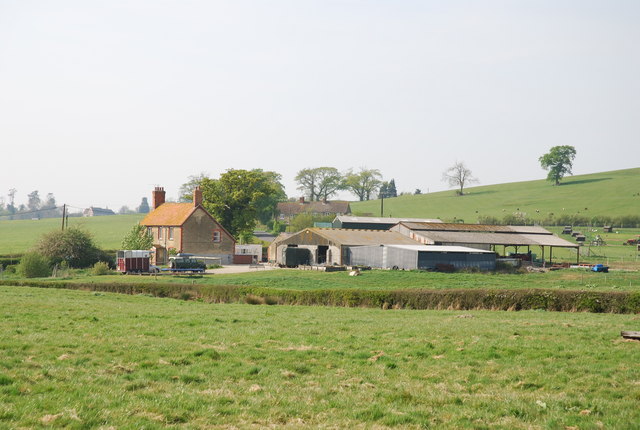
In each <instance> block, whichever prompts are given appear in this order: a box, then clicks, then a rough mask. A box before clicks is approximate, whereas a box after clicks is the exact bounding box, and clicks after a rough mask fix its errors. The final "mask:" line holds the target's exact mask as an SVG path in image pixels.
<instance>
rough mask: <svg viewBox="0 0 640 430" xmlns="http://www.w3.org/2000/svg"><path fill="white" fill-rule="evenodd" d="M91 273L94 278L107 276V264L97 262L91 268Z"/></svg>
mask: <svg viewBox="0 0 640 430" xmlns="http://www.w3.org/2000/svg"><path fill="white" fill-rule="evenodd" d="M91 273H92V274H93V275H96V276H102V275H107V274H108V273H109V263H107V262H106V261H98V262H97V263H96V264H94V265H93V267H92V268H91Z"/></svg>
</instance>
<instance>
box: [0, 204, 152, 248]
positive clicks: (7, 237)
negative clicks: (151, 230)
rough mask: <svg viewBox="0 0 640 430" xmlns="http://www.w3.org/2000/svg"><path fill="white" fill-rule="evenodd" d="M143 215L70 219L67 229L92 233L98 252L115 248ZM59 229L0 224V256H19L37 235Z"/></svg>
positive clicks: (44, 223) (45, 223) (53, 223)
mask: <svg viewBox="0 0 640 430" xmlns="http://www.w3.org/2000/svg"><path fill="white" fill-rule="evenodd" d="M142 217H143V215H141V214H135V215H113V216H99V217H87V218H84V217H70V218H69V227H79V228H82V229H85V230H86V231H89V232H90V233H91V234H93V237H94V239H95V241H96V244H97V245H98V246H99V247H100V248H102V249H118V248H120V243H121V242H122V238H123V237H124V235H125V234H126V233H127V232H128V231H129V230H130V229H131V227H132V226H133V225H134V224H136V223H137V222H138V221H140V220H141V219H142ZM60 228H61V220H60V219H57V218H46V219H41V220H19V221H5V220H2V221H0V255H11V254H14V253H18V254H21V253H23V252H25V251H27V250H28V249H29V248H31V247H32V246H33V245H35V244H36V242H37V241H38V239H39V238H40V236H42V235H43V234H44V233H48V232H50V231H53V230H59V229H60Z"/></svg>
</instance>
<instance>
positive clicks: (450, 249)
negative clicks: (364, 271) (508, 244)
mask: <svg viewBox="0 0 640 430" xmlns="http://www.w3.org/2000/svg"><path fill="white" fill-rule="evenodd" d="M350 254H351V264H352V265H354V266H369V267H376V268H382V269H401V270H432V269H437V268H438V267H439V266H440V265H446V266H452V267H453V268H456V269H463V268H477V269H480V270H494V269H495V268H496V254H495V252H492V251H485V250H481V249H474V248H467V247H464V246H437V245H417V244H416V245H387V246H358V247H353V248H351V249H350Z"/></svg>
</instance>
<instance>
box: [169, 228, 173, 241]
mask: <svg viewBox="0 0 640 430" xmlns="http://www.w3.org/2000/svg"><path fill="white" fill-rule="evenodd" d="M169 240H173V227H169Z"/></svg>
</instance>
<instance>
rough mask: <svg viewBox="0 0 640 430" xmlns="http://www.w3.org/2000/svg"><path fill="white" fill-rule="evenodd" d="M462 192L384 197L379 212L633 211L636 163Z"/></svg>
mask: <svg viewBox="0 0 640 430" xmlns="http://www.w3.org/2000/svg"><path fill="white" fill-rule="evenodd" d="M481 179H482V178H481ZM467 193H468V194H466V195H464V196H461V197H460V196H456V195H455V191H454V190H450V191H443V192H437V193H430V194H423V195H417V196H414V195H409V196H401V197H396V198H391V199H385V201H384V215H385V216H392V217H420V218H440V219H443V220H453V219H454V218H456V219H462V220H464V221H465V222H467V223H477V222H478V217H479V216H495V217H497V218H499V219H502V217H503V216H504V215H505V214H513V213H514V212H524V213H526V214H527V215H528V216H529V217H530V218H534V219H543V218H545V217H546V216H548V214H549V213H553V214H555V215H560V214H576V213H580V214H581V215H584V216H589V217H591V216H595V215H607V216H611V217H615V216H621V215H638V214H639V211H640V168H636V169H627V170H616V171H612V172H602V173H594V174H590V175H579V176H571V177H567V178H565V179H564V180H563V183H562V185H560V186H552V185H551V183H550V182H548V181H545V180H538V181H527V182H514V183H508V184H500V185H488V186H480V187H473V188H468V189H467ZM351 210H352V211H354V212H360V213H371V214H374V215H375V216H379V215H380V201H379V200H372V201H368V202H354V203H352V204H351Z"/></svg>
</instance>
